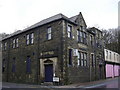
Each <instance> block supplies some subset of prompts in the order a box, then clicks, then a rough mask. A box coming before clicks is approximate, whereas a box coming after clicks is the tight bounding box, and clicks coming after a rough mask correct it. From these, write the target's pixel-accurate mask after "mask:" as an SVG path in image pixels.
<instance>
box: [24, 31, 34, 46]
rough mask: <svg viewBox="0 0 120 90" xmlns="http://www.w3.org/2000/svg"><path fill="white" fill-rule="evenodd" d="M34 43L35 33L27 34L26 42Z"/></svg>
mask: <svg viewBox="0 0 120 90" xmlns="http://www.w3.org/2000/svg"><path fill="white" fill-rule="evenodd" d="M33 43H34V33H31V34H27V37H26V44H27V45H29V44H33Z"/></svg>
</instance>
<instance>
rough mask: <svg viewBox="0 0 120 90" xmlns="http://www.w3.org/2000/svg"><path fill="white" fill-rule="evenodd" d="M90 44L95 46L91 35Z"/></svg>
mask: <svg viewBox="0 0 120 90" xmlns="http://www.w3.org/2000/svg"><path fill="white" fill-rule="evenodd" d="M90 44H91V45H93V36H92V35H90Z"/></svg>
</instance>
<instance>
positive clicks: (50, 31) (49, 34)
mask: <svg viewBox="0 0 120 90" xmlns="http://www.w3.org/2000/svg"><path fill="white" fill-rule="evenodd" d="M47 39H48V40H50V39H52V30H51V27H48V29H47Z"/></svg>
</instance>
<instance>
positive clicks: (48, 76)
mask: <svg viewBox="0 0 120 90" xmlns="http://www.w3.org/2000/svg"><path fill="white" fill-rule="evenodd" d="M45 82H53V65H52V64H48V65H45Z"/></svg>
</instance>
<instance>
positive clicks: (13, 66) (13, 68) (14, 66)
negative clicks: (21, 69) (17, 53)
mask: <svg viewBox="0 0 120 90" xmlns="http://www.w3.org/2000/svg"><path fill="white" fill-rule="evenodd" d="M15 71H16V65H15V58H13V61H12V72H15Z"/></svg>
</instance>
